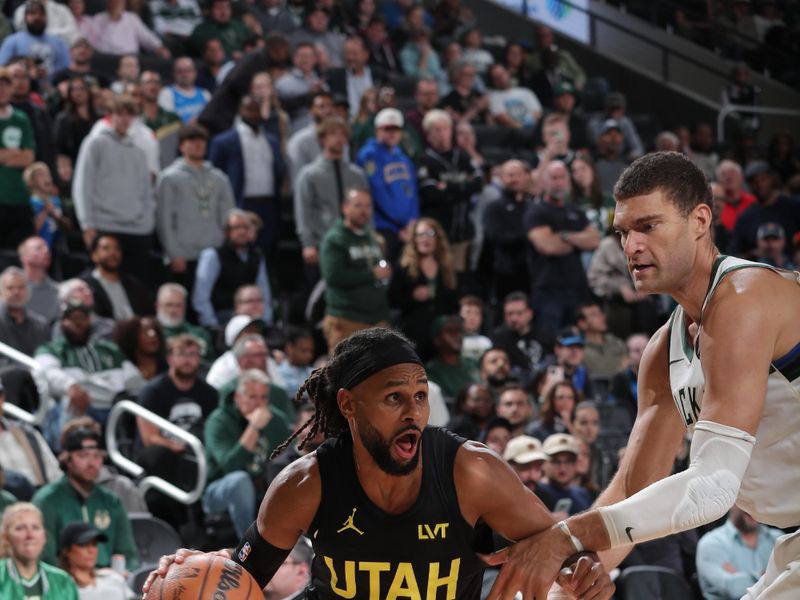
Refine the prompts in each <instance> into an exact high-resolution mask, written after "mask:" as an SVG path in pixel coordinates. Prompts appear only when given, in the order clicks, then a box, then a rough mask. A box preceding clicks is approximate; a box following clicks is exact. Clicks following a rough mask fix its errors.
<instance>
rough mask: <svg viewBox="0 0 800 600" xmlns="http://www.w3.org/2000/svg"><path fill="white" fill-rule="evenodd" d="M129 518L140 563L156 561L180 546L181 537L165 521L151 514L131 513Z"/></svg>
mask: <svg viewBox="0 0 800 600" xmlns="http://www.w3.org/2000/svg"><path fill="white" fill-rule="evenodd" d="M130 519H131V527H132V528H133V538H134V541H135V542H136V548H137V550H138V551H139V560H140V561H141V562H142V564H148V563H151V564H152V563H157V562H158V559H159V558H161V557H162V556H163V555H165V554H172V553H173V552H175V550H177V549H178V548H180V547H181V545H182V543H181V537H180V536H179V535H178V532H177V531H175V530H174V529H173V528H172V526H171V525H170V524H169V523H167V522H166V521H162V520H161V519H159V518H156V517H153V516H151V515H147V516H144V515H131V518H130Z"/></svg>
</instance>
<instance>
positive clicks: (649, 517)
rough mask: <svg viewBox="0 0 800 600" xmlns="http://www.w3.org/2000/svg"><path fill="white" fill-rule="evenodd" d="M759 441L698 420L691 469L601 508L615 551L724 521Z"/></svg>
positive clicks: (740, 431) (735, 431) (743, 433)
mask: <svg viewBox="0 0 800 600" xmlns="http://www.w3.org/2000/svg"><path fill="white" fill-rule="evenodd" d="M755 441H756V439H755V438H754V437H753V436H752V435H750V434H749V433H747V432H746V431H742V430H741V429H736V428H735V427H729V426H728V425H721V424H719V423H715V422H713V421H698V423H697V425H695V430H694V437H693V439H692V448H691V454H690V456H691V461H690V464H689V468H688V469H686V470H685V471H683V472H681V473H677V474H675V475H671V476H670V477H667V478H666V479H662V480H661V481H657V482H656V483H654V484H652V485H649V486H648V487H646V488H645V489H643V490H641V491H639V492H637V493H636V494H634V495H633V496H631V497H630V498H627V499H625V500H623V501H622V502H618V503H617V504H613V505H611V506H604V507H601V508H599V509H597V510H598V512H599V513H600V516H601V517H602V518H603V522H604V523H605V526H606V529H607V530H608V537H609V539H610V540H611V547H612V548H615V547H617V546H623V545H628V544H631V543H639V542H646V541H648V540H653V539H656V538H660V537H664V536H666V535H669V534H671V533H677V532H679V531H685V530H687V529H692V528H694V527H698V526H699V525H703V524H705V523H710V522H711V521H714V520H716V519H719V518H721V517H723V516H724V515H725V513H726V512H727V511H728V510H729V509H730V507H731V506H733V503H734V502H735V501H736V496H737V495H738V493H739V487H740V486H741V483H742V477H743V476H744V472H745V470H746V469H747V465H748V464H749V462H750V454H751V453H752V452H753V445H754V444H755Z"/></svg>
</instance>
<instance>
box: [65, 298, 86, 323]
mask: <svg viewBox="0 0 800 600" xmlns="http://www.w3.org/2000/svg"><path fill="white" fill-rule="evenodd" d="M60 308H61V311H60V312H61V318H62V319H63V318H64V317H67V316H69V314H70V313H71V312H73V311H75V310H82V311H83V312H85V313H86V314H87V315H88V314H91V312H92V307H91V306H89V305H88V304H84V303H83V302H80V301H79V300H64V302H62V303H61V307H60Z"/></svg>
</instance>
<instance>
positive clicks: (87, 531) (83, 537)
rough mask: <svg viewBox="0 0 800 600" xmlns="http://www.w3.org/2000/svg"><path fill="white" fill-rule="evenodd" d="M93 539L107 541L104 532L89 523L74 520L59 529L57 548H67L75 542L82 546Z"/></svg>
mask: <svg viewBox="0 0 800 600" xmlns="http://www.w3.org/2000/svg"><path fill="white" fill-rule="evenodd" d="M94 541H97V542H107V541H108V536H106V534H105V533H100V532H99V531H97V529H95V528H94V527H92V526H91V525H89V523H84V522H83V521H75V522H74V523H69V524H68V525H67V526H66V527H64V529H62V530H61V533H60V534H59V536H58V547H59V549H63V548H69V547H70V546H74V545H75V544H78V545H79V546H82V545H84V544H88V543H89V542H94Z"/></svg>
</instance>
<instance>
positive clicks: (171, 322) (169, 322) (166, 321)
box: [156, 311, 183, 327]
mask: <svg viewBox="0 0 800 600" xmlns="http://www.w3.org/2000/svg"><path fill="white" fill-rule="evenodd" d="M156 320H157V321H158V322H159V324H160V325H162V326H163V327H178V326H179V325H180V324H181V323H183V319H181V318H179V317H170V316H169V315H168V314H166V313H163V312H161V311H158V312H157V314H156Z"/></svg>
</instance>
